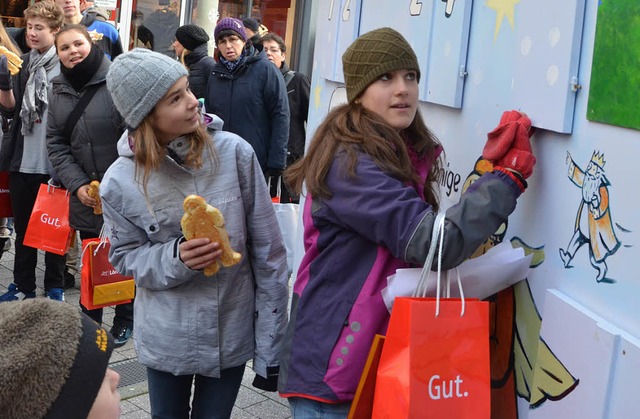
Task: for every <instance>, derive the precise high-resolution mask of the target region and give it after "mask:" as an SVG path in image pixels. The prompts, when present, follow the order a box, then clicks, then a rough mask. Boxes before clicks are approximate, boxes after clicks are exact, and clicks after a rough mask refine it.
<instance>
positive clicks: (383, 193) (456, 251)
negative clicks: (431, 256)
mask: <svg viewBox="0 0 640 419" xmlns="http://www.w3.org/2000/svg"><path fill="white" fill-rule="evenodd" d="M343 159H344V154H342V155H338V156H337V157H336V159H335V160H334V162H333V164H332V166H331V168H330V170H329V173H328V174H327V178H326V181H327V184H328V186H329V188H330V190H331V191H332V194H333V195H332V196H331V198H329V199H322V200H321V199H314V198H313V197H311V196H307V199H306V201H305V205H304V211H303V223H304V246H305V255H304V257H303V259H302V262H301V264H300V268H299V270H298V276H297V280H296V282H295V285H294V290H293V291H294V294H293V302H292V306H291V319H290V323H289V328H288V330H287V336H286V343H285V348H286V349H285V351H284V354H283V359H282V361H281V366H280V377H279V385H278V391H279V392H280V395H281V396H283V397H305V398H309V399H314V400H318V401H322V402H328V403H339V402H349V401H351V400H353V397H354V395H355V392H356V389H357V386H358V381H359V379H360V375H361V373H362V370H363V368H364V364H365V362H366V359H367V355H368V352H369V348H370V347H371V342H372V341H373V337H374V335H375V334H376V333H378V334H383V335H384V334H386V329H387V325H388V322H389V312H388V311H387V308H386V307H385V304H384V302H383V300H382V295H381V291H382V289H383V288H385V287H386V286H387V277H388V276H389V275H392V274H394V273H395V271H396V269H398V268H406V267H410V266H421V265H422V264H423V263H424V260H425V259H426V255H427V251H428V249H429V243H430V238H431V232H432V227H433V222H434V219H435V216H436V215H437V214H436V213H435V212H434V211H433V208H432V207H431V205H429V204H427V203H426V202H425V201H424V198H423V196H422V195H423V194H422V185H414V186H411V185H406V184H404V183H403V182H401V181H400V180H398V179H396V178H394V177H392V176H390V175H389V174H387V173H385V172H383V171H382V170H381V169H380V168H379V167H378V166H377V165H376V164H375V163H374V162H373V161H372V160H371V158H370V157H368V156H367V155H365V154H361V155H360V156H359V159H358V165H357V168H356V178H349V177H348V176H347V174H346V172H345V171H344V170H343V165H342V163H343ZM413 160H414V169H415V170H416V172H417V173H419V174H420V176H421V178H422V181H423V182H424V180H425V179H426V176H427V173H428V171H429V169H430V168H431V164H430V162H429V161H423V162H419V161H417V160H416V159H413ZM520 193H521V191H520V188H519V187H518V185H517V184H516V183H515V182H514V181H513V180H512V179H511V178H509V176H507V175H506V174H504V173H502V172H493V173H487V174H485V175H483V176H482V177H481V178H479V179H478V180H477V181H476V182H475V183H474V184H473V185H471V186H470V187H469V188H468V190H467V191H466V192H465V193H464V194H463V195H462V196H461V198H460V202H459V203H458V204H456V205H454V206H452V207H451V208H449V209H448V210H447V211H446V214H447V215H446V222H445V233H444V249H443V258H442V268H443V269H451V268H453V267H455V266H457V265H459V264H460V263H462V261H464V260H465V259H466V258H468V257H469V256H470V255H471V254H472V253H473V252H474V251H475V250H476V249H477V248H478V246H479V245H480V244H481V243H483V242H484V241H485V240H486V239H487V238H488V237H489V236H490V235H491V234H492V233H494V232H495V231H496V230H497V229H498V227H499V226H500V224H502V223H503V222H505V221H506V220H507V218H508V216H509V214H511V212H513V210H514V209H515V206H516V199H517V197H518V196H519V195H520ZM436 259H437V258H436Z"/></svg>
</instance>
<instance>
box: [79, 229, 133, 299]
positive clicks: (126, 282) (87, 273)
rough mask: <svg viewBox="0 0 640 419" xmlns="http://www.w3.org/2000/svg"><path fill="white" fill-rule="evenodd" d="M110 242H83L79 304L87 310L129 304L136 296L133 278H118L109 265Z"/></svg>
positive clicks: (114, 270) (118, 274)
mask: <svg viewBox="0 0 640 419" xmlns="http://www.w3.org/2000/svg"><path fill="white" fill-rule="evenodd" d="M110 247H111V246H110V245H109V242H107V241H102V242H101V241H100V239H87V240H83V241H82V270H81V272H80V281H81V282H80V303H81V304H82V305H83V306H84V307H86V308H87V309H89V310H92V309H95V308H100V307H106V306H114V305H119V304H126V303H130V302H131V300H133V297H134V296H135V284H134V280H133V277H130V276H124V275H121V274H120V273H119V272H118V271H116V269H115V268H114V267H113V265H111V263H110V262H109V248H110Z"/></svg>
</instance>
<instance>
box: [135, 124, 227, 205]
mask: <svg viewBox="0 0 640 419" xmlns="http://www.w3.org/2000/svg"><path fill="white" fill-rule="evenodd" d="M152 113H153V112H152ZM152 113H150V114H149V115H147V117H146V118H145V119H144V120H143V121H142V123H141V124H140V126H139V127H138V128H137V129H136V130H135V131H133V132H132V133H131V136H132V137H133V155H134V160H135V162H136V166H135V167H136V169H135V178H136V180H137V181H138V182H140V183H142V188H143V191H144V194H145V196H146V195H147V184H148V183H149V178H150V177H151V173H152V172H153V171H154V170H158V168H159V167H160V164H161V162H162V160H163V159H164V157H165V156H166V155H167V149H166V147H165V146H163V145H161V144H160V142H158V139H157V138H156V135H155V132H154V130H153V123H152V122H151V117H152ZM185 137H186V138H187V140H188V141H189V152H188V153H187V156H186V157H185V160H184V165H185V166H187V167H191V168H196V169H197V168H200V167H202V164H203V161H202V153H203V151H204V149H205V147H206V148H207V149H208V150H209V155H210V156H211V158H212V159H213V161H214V165H217V156H216V152H215V147H214V146H213V141H211V137H210V136H209V133H208V132H207V129H206V127H205V126H204V124H200V125H199V126H198V128H196V130H195V131H193V132H191V133H189V134H187V135H185Z"/></svg>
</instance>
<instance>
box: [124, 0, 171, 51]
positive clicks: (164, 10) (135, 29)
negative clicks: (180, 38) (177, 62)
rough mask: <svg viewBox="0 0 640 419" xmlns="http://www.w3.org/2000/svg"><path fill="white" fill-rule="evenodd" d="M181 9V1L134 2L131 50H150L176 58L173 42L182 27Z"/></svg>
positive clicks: (147, 0)
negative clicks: (177, 31)
mask: <svg viewBox="0 0 640 419" xmlns="http://www.w3.org/2000/svg"><path fill="white" fill-rule="evenodd" d="M180 7H181V2H180V1H172V0H136V1H134V2H133V12H132V14H131V32H130V37H129V38H130V41H129V49H131V48H148V49H151V50H153V51H157V52H159V53H161V54H164V55H167V56H169V57H172V58H175V56H176V53H175V51H174V49H173V41H174V40H175V35H176V30H177V29H178V27H179V26H180Z"/></svg>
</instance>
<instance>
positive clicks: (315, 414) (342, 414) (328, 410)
mask: <svg viewBox="0 0 640 419" xmlns="http://www.w3.org/2000/svg"><path fill="white" fill-rule="evenodd" d="M289 408H290V409H291V415H292V416H293V419H345V418H346V417H347V416H349V409H350V408H351V403H338V404H332V403H323V402H319V401H316V400H311V399H305V398H303V397H290V398H289Z"/></svg>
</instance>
